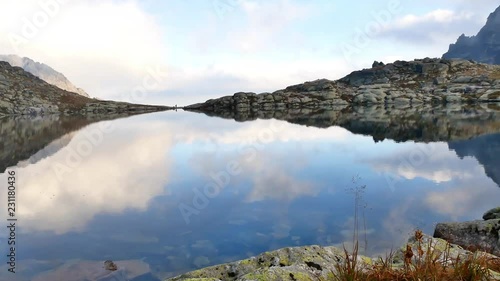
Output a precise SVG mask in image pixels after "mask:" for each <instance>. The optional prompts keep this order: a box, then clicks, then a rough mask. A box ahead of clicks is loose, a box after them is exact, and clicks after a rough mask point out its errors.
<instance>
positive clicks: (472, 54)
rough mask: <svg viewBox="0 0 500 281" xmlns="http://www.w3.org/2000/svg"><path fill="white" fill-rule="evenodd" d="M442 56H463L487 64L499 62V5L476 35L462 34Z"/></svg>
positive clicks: (449, 57) (447, 57) (448, 57)
mask: <svg viewBox="0 0 500 281" xmlns="http://www.w3.org/2000/svg"><path fill="white" fill-rule="evenodd" d="M443 58H446V59H451V58H463V59H471V60H475V61H478V62H483V63H489V64H500V7H498V8H497V9H496V10H495V11H494V12H493V13H491V14H490V16H489V17H488V21H487V22H486V25H485V26H484V27H483V28H482V29H481V30H480V31H479V33H478V34H477V35H476V36H472V37H468V36H465V35H464V34H462V35H461V36H460V37H459V38H458V40H457V42H456V43H455V44H451V45H450V48H449V50H448V52H447V53H445V54H444V55H443Z"/></svg>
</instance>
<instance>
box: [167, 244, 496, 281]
mask: <svg viewBox="0 0 500 281" xmlns="http://www.w3.org/2000/svg"><path fill="white" fill-rule="evenodd" d="M419 243H421V244H420V245H424V246H423V247H422V248H423V249H422V250H423V252H420V253H419V250H418V249H419ZM407 245H409V246H410V249H411V251H412V257H411V262H412V264H416V263H418V262H422V261H423V259H424V257H425V256H432V259H433V261H435V262H441V263H443V264H446V263H448V262H449V261H450V260H457V259H458V258H459V257H460V258H465V257H467V256H469V255H471V254H472V253H471V252H470V251H467V250H465V249H463V248H461V247H459V246H457V245H450V244H448V243H447V242H446V241H444V240H442V239H437V238H432V237H429V236H425V235H424V236H423V237H422V238H421V240H420V242H419V241H417V240H416V239H415V238H410V239H409V241H408V244H407ZM406 249H408V248H407V247H406V246H405V247H404V248H402V249H400V250H399V251H396V252H394V253H393V254H394V256H393V259H392V260H391V261H390V263H389V265H390V266H391V267H392V269H395V270H399V269H402V268H403V267H404V261H405V254H404V252H405V250H406ZM428 250H430V251H431V253H429V255H427V251H428ZM482 254H483V255H484V256H486V257H488V258H494V257H493V256H491V255H488V254H486V253H482ZM383 258H384V257H381V259H379V258H373V259H372V258H369V257H365V256H361V255H359V256H357V257H356V259H357V261H358V266H359V268H360V269H362V270H369V268H372V267H373V265H375V264H376V263H377V262H379V261H380V260H382V259H383ZM345 262H346V255H345V252H344V251H343V250H341V249H338V248H336V247H321V246H317V245H313V246H304V247H293V248H283V249H279V250H276V251H272V252H266V253H263V254H260V255H258V256H256V257H252V258H249V259H245V260H240V261H236V262H231V263H227V264H221V265H216V266H211V267H207V268H203V269H199V270H195V271H192V272H188V273H185V274H182V275H180V276H177V277H173V278H170V279H167V281H221V280H224V281H243V280H297V281H298V280H304V281H305V280H337V272H338V271H337V267H336V266H337V265H342V264H343V263H345ZM491 274H492V277H493V278H498V277H500V275H499V274H498V273H497V272H491Z"/></svg>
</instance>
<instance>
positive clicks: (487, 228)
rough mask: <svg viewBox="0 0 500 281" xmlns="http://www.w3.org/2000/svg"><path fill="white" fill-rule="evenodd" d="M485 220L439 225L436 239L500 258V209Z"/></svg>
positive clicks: (435, 232) (491, 211) (490, 213)
mask: <svg viewBox="0 0 500 281" xmlns="http://www.w3.org/2000/svg"><path fill="white" fill-rule="evenodd" d="M483 218H484V219H485V220H483V221H481V220H477V221H470V222H450V223H438V224H437V225H436V229H435V230H434V237H436V238H442V239H444V240H446V241H448V242H450V243H452V244H457V245H460V246H462V247H464V248H466V249H469V250H474V251H475V250H481V251H485V252H488V253H492V254H493V255H496V256H500V207H498V208H495V209H492V210H490V211H488V212H486V213H485V214H484V216H483Z"/></svg>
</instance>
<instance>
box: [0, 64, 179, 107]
mask: <svg viewBox="0 0 500 281" xmlns="http://www.w3.org/2000/svg"><path fill="white" fill-rule="evenodd" d="M168 109H172V107H167V106H152V105H138V104H130V103H125V102H114V101H102V100H96V99H90V98H87V97H84V96H81V95H79V94H76V93H72V92H68V91H65V90H61V89H60V88H58V87H56V86H53V85H50V84H48V83H47V82H45V81H43V80H42V79H40V78H38V77H36V76H35V75H33V74H31V73H29V72H27V71H25V70H24V69H22V68H21V67H13V66H11V65H10V64H9V63H7V62H3V61H0V117H1V116H7V115H32V116H33V115H35V116H36V115H46V114H67V115H70V114H85V115H88V114H102V113H106V114H110V113H126V112H129V113H141V112H153V111H160V110H168Z"/></svg>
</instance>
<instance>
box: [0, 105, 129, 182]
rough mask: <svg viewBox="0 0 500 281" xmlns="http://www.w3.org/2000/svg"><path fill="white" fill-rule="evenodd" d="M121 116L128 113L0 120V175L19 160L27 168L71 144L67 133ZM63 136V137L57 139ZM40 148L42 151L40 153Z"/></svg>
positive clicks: (70, 136)
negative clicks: (28, 165)
mask: <svg viewBox="0 0 500 281" xmlns="http://www.w3.org/2000/svg"><path fill="white" fill-rule="evenodd" d="M125 116H128V114H115V115H111V114H110V115H104V116H100V115H92V116H58V115H51V116H47V117H44V118H40V117H38V118H29V117H15V118H2V119H0V173H3V172H4V171H5V169H6V168H7V167H10V166H14V165H17V164H18V163H19V161H23V160H28V161H27V162H24V163H21V165H27V164H30V163H36V162H38V161H39V160H41V159H43V158H45V157H48V156H50V155H52V154H54V153H55V152H57V150H59V149H61V148H62V147H64V146H66V145H67V144H68V143H69V142H70V141H71V138H72V135H67V134H68V133H70V132H73V131H76V130H78V129H81V128H83V127H85V126H87V125H89V124H91V123H94V122H97V121H103V120H112V119H116V118H120V117H125ZM63 136H64V138H62V139H60V138H61V137H63ZM47 146H48V147H47ZM43 148H46V149H44V150H43V151H42V149H43ZM31 157H32V158H31ZM30 158H31V159H30Z"/></svg>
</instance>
